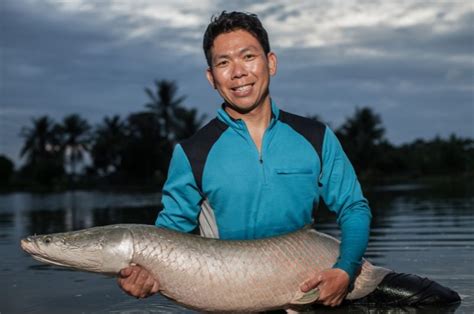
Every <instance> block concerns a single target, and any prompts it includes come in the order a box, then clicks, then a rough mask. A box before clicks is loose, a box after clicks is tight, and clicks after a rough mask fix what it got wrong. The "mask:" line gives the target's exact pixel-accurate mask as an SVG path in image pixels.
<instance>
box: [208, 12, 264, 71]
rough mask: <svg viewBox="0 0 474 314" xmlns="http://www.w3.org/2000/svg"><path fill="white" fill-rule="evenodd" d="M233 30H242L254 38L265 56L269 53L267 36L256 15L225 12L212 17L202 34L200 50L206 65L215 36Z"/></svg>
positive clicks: (209, 60) (210, 57)
mask: <svg viewBox="0 0 474 314" xmlns="http://www.w3.org/2000/svg"><path fill="white" fill-rule="evenodd" d="M235 30H244V31H246V32H249V33H250V34H251V35H252V36H254V37H255V38H256V39H257V40H258V42H259V43H260V45H261V46H262V48H263V51H265V55H266V54H268V53H269V52H270V43H269V41H268V34H267V31H266V30H265V28H263V25H262V22H260V20H259V19H258V17H257V15H256V14H252V13H244V12H229V13H228V12H226V11H222V13H221V14H220V15H219V16H217V17H216V16H213V17H212V18H211V23H209V25H208V26H207V29H206V32H205V33H204V39H203V42H202V48H203V49H204V55H205V56H206V60H207V65H208V66H211V61H212V56H211V48H212V46H213V44H214V40H215V39H216V37H217V36H219V35H220V34H223V33H229V32H232V31H235Z"/></svg>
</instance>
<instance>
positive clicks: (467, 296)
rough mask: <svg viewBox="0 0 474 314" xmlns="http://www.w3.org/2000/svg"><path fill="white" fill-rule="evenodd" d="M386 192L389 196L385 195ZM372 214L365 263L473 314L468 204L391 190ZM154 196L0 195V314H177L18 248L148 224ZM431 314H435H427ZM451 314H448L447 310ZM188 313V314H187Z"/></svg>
mask: <svg viewBox="0 0 474 314" xmlns="http://www.w3.org/2000/svg"><path fill="white" fill-rule="evenodd" d="M388 190H390V189H388ZM368 197H369V200H370V204H371V207H372V209H373V214H374V218H373V226H372V231H371V241H370V243H369V248H368V250H367V254H366V257H367V258H368V259H369V260H371V261H372V262H373V263H374V264H377V265H380V266H384V267H387V268H391V269H394V270H396V271H398V272H407V273H416V274H418V275H420V276H426V277H430V278H431V279H434V280H436V281H438V282H440V283H441V284H443V285H445V286H448V287H450V288H452V289H454V290H456V291H458V292H459V293H460V295H461V296H462V298H463V302H462V304H461V305H460V306H459V308H458V309H457V310H456V312H458V313H464V312H466V313H472V312H474V300H473V292H474V287H473V282H474V275H473V273H474V271H473V270H474V269H473V262H474V254H473V244H474V235H473V232H472V225H473V223H474V216H473V215H472V213H473V209H474V198H473V197H472V196H466V195H455V196H446V195H443V194H440V193H439V192H427V191H426V190H423V189H419V187H416V189H415V190H410V189H405V188H403V189H402V188H400V187H398V188H397V189H395V190H390V191H387V189H385V190H383V189H381V190H377V191H375V192H374V193H373V194H369V195H368ZM159 198H160V195H159V194H149V193H130V194H125V193H122V194H114V193H101V192H69V193H57V194H46V195H40V194H28V193H14V194H7V195H0V250H1V252H2V265H1V267H0V281H1V282H2V284H3V286H4V287H5V289H4V291H5V292H4V293H2V294H0V313H46V312H47V313H104V312H105V313H183V312H184V311H185V310H184V309H183V308H181V307H179V306H177V305H176V304H174V303H173V302H172V301H170V300H167V299H166V298H164V297H162V296H155V297H152V298H149V299H147V300H136V299H133V298H130V297H128V296H126V295H125V294H124V293H122V292H121V290H120V289H119V288H118V287H117V286H116V282H115V279H114V278H111V277H106V276H103V275H97V274H89V273H82V272H76V271H70V270H65V269H63V268H60V267H56V266H48V265H44V264H41V263H39V262H36V261H34V260H33V259H32V258H31V257H29V256H28V255H27V254H26V253H24V252H22V251H21V249H20V248H19V245H18V244H19V240H20V238H22V237H24V236H26V235H29V234H35V233H36V234H41V233H51V232H63V231H70V230H76V229H82V228H88V227H92V226H99V225H107V224H113V223H145V224H153V223H154V221H155V218H156V215H157V211H158V208H159ZM316 227H317V229H318V230H319V231H322V232H326V233H329V234H332V235H335V236H338V235H339V231H338V229H337V226H336V224H335V222H334V217H333V216H331V214H329V213H327V212H325V211H320V212H319V213H318V216H317V226H316ZM379 310H380V311H381V312H383V313H390V312H394V313H399V312H403V313H420V312H424V313H425V312H427V311H428V312H429V313H444V312H446V311H449V309H446V308H444V309H440V308H437V309H426V308H425V309H414V308H403V309H400V308H395V309H393V308H391V309H390V308H384V309H380V308H376V309H371V308H367V307H350V308H347V307H346V308H337V309H332V310H330V311H328V309H327V308H322V309H312V311H311V312H312V313H328V312H330V313H348V312H350V313H376V312H378V311H379ZM435 310H436V311H435ZM451 311H454V309H451ZM188 312H189V313H190V312H192V311H188Z"/></svg>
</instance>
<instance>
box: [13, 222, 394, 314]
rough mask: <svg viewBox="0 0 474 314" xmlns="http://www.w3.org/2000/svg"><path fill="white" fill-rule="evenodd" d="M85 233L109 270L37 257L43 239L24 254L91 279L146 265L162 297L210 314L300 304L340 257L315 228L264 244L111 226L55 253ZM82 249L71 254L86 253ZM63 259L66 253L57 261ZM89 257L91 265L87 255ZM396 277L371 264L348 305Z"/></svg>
mask: <svg viewBox="0 0 474 314" xmlns="http://www.w3.org/2000/svg"><path fill="white" fill-rule="evenodd" d="M88 230H89V231H88ZM81 232H82V233H83V232H89V235H88V236H89V237H91V236H93V237H94V238H91V239H89V240H90V242H94V241H95V242H96V243H95V246H98V249H99V250H100V252H101V254H104V255H107V256H104V257H103V260H102V262H101V263H102V264H103V265H95V266H93V267H91V266H84V265H81V261H76V264H75V265H70V263H69V264H68V263H65V262H64V261H61V256H58V257H57V259H56V260H54V259H52V257H51V256H48V257H47V258H44V255H47V252H46V251H47V248H46V249H45V248H41V249H42V250H43V253H41V252H39V253H38V251H39V250H40V246H41V245H38V244H35V245H36V246H37V250H36V252H35V250H34V248H32V247H33V245H30V243H33V242H35V240H36V239H34V238H31V237H30V238H28V239H26V240H23V241H22V247H23V248H24V249H25V250H26V251H28V252H30V253H31V254H32V255H33V257H35V258H37V259H40V260H42V261H44V262H49V263H53V264H58V265H62V266H66V267H68V266H69V267H74V268H78V269H83V270H88V271H96V272H107V273H113V272H116V273H118V271H119V270H120V269H121V268H123V267H125V266H127V265H129V264H131V263H135V264H138V265H140V266H142V267H144V268H146V269H147V270H148V271H150V272H151V273H152V274H153V275H154V276H155V278H157V279H158V280H159V283H160V289H161V293H163V294H164V295H166V296H168V297H170V298H172V299H174V300H176V301H177V302H179V303H181V304H183V305H185V306H188V307H192V308H195V309H200V310H204V311H262V310H268V309H275V308H285V307H288V305H289V304H292V303H299V302H301V301H298V299H300V298H301V297H302V296H303V294H302V293H301V291H300V288H299V287H300V285H301V283H302V282H303V281H305V280H306V279H308V278H309V276H310V275H312V274H314V273H315V272H318V271H321V270H324V269H327V268H331V267H332V266H333V265H334V263H335V262H336V259H337V257H338V255H339V242H338V241H337V240H336V239H334V238H332V237H330V236H328V235H325V234H322V233H319V232H316V231H315V230H312V229H309V228H305V229H302V230H300V231H297V232H294V233H290V234H287V235H284V236H278V237H272V238H267V239H261V240H244V241H227V240H216V239H208V238H203V237H199V236H194V235H189V234H184V233H179V232H175V231H171V230H167V229H162V228H157V227H155V226H149V225H111V226H105V227H96V228H91V229H85V230H83V231H76V232H72V233H63V234H56V235H54V234H53V235H49V237H50V238H49V244H48V245H51V243H54V242H55V241H57V242H58V243H59V242H61V243H62V244H61V245H65V244H64V243H65V242H67V241H65V240H63V239H60V238H61V237H63V236H62V235H69V238H70V237H71V236H70V234H73V233H76V234H77V235H76V238H80V233H81ZM42 237H45V236H42ZM86 239H87V237H86ZM83 240H84V239H81V241H82V243H83V242H84V241H83ZM36 242H38V241H36ZM85 242H87V241H85ZM81 246H82V245H74V247H73V248H71V249H72V250H76V251H78V252H80V247H81ZM66 247H67V245H66ZM78 247H79V248H78ZM66 250H67V249H66ZM61 251H63V252H64V251H65V249H64V248H62V249H61V250H58V253H57V255H61ZM104 252H105V253H104ZM41 254H43V257H41ZM50 255H53V254H50ZM96 255H97V253H96ZM82 256H83V259H84V258H85V257H86V256H87V254H82ZM68 258H70V257H68ZM77 258H78V259H80V258H81V254H79V255H78V257H77ZM58 259H59V261H58ZM70 259H72V258H70ZM86 259H87V258H86ZM91 259H92V258H89V260H91ZM82 262H84V263H85V264H87V263H88V262H87V260H86V261H82ZM99 264H100V263H99ZM388 272H389V270H386V269H383V268H379V267H375V266H373V265H371V264H370V263H368V262H367V261H364V262H363V266H362V268H361V272H360V274H359V275H358V276H357V278H356V281H355V283H354V289H353V290H352V291H351V292H350V293H349V294H348V295H347V298H348V299H357V298H361V297H364V296H365V295H367V294H369V293H370V292H372V291H373V290H374V289H375V287H376V286H377V285H378V284H379V283H380V281H381V280H382V279H383V277H384V276H385V275H386V274H387V273H388ZM303 300H304V299H303ZM303 303H304V301H303Z"/></svg>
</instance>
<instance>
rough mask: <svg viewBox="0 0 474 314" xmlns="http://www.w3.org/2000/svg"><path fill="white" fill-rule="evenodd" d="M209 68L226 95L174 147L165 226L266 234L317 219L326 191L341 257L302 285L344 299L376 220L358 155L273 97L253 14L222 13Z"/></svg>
mask: <svg viewBox="0 0 474 314" xmlns="http://www.w3.org/2000/svg"><path fill="white" fill-rule="evenodd" d="M203 48H204V53H205V56H206V59H207V63H208V69H207V71H206V76H207V79H208V81H209V83H210V84H211V86H212V87H213V88H214V89H216V90H217V91H218V93H219V94H220V95H221V97H222V98H223V100H224V103H223V104H222V107H221V108H220V109H219V110H218V114H217V117H216V118H215V119H213V120H212V121H210V122H209V123H208V124H207V125H206V126H204V127H203V128H202V129H201V130H200V131H199V132H198V133H197V134H195V135H194V136H193V137H191V138H190V139H188V140H186V141H184V142H182V143H180V144H178V145H177V146H176V148H175V150H174V152H173V157H172V160H171V164H170V169H169V173H168V179H167V181H166V183H165V186H164V188H163V198H162V202H163V206H164V208H163V210H162V211H161V212H160V214H159V216H158V218H157V221H156V225H157V226H160V227H164V228H170V229H174V230H177V231H181V232H193V231H194V230H196V229H197V228H199V230H200V233H201V235H203V236H206V237H215V238H221V239H257V238H265V237H270V236H276V235H281V234H285V233H288V232H292V231H295V230H298V229H300V228H303V227H304V226H305V225H309V224H311V223H312V216H313V208H314V207H315V205H317V204H318V202H319V200H320V198H321V199H323V200H324V202H325V203H326V204H327V206H328V208H329V209H330V210H331V211H333V212H334V213H335V214H336V215H337V222H338V224H339V226H340V228H341V231H342V233H341V234H342V236H341V246H340V254H339V258H338V260H337V262H336V263H335V264H334V266H333V267H332V268H330V269H326V270H323V271H322V272H319V273H316V274H314V275H313V276H312V277H310V278H307V280H306V282H304V283H302V285H301V290H302V291H303V292H307V291H309V290H311V289H313V288H316V287H317V288H318V289H319V299H318V301H317V302H319V303H321V304H324V305H328V306H336V305H339V304H340V303H341V302H342V300H343V299H344V297H345V296H346V294H347V292H348V289H349V286H350V283H351V282H352V281H353V280H354V278H355V277H356V275H357V272H358V270H359V268H360V265H361V259H362V256H363V254H364V252H365V249H366V247H367V243H368V237H369V225H370V220H371V214H370V209H369V207H368V203H367V200H366V199H365V198H364V196H363V195H362V190H361V187H360V184H359V182H358V180H357V177H356V175H355V172H354V169H353V168H352V166H351V163H350V162H349V160H348V159H347V157H346V155H345V154H344V152H343V150H342V148H341V145H340V144H339V141H338V140H337V138H336V136H335V135H334V133H333V132H332V131H331V130H330V129H329V128H328V127H327V126H326V125H324V124H322V123H319V122H316V121H313V120H310V119H307V118H303V117H300V116H297V115H293V114H290V113H287V112H284V111H282V110H280V109H279V107H278V105H277V104H276V103H275V102H274V101H272V99H271V97H270V90H269V86H270V79H271V77H272V76H274V75H275V74H276V73H277V57H276V55H275V54H274V53H273V52H271V50H270V44H269V41H268V35H267V32H266V31H265V29H264V28H263V26H262V24H261V23H260V21H259V19H258V18H257V17H256V16H255V15H253V14H246V13H241V12H231V13H227V12H223V13H222V14H221V15H220V16H218V17H217V18H215V19H213V20H212V22H211V23H210V24H209V26H208V28H207V30H206V32H205V35H204V41H203ZM119 285H120V286H121V287H122V289H124V290H125V291H126V292H127V293H129V294H131V295H133V296H136V297H146V296H148V295H151V294H153V293H156V292H157V291H158V290H159V282H157V281H155V279H153V278H152V277H151V276H150V275H149V274H148V272H147V271H146V270H144V269H142V268H140V267H139V266H132V267H129V268H126V269H124V270H122V273H121V278H119Z"/></svg>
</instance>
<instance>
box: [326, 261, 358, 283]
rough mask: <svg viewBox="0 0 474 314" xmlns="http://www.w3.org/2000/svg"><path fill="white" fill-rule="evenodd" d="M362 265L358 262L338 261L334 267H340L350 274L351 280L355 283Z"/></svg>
mask: <svg viewBox="0 0 474 314" xmlns="http://www.w3.org/2000/svg"><path fill="white" fill-rule="evenodd" d="M360 265H361V264H360V263H356V262H345V261H337V263H336V264H334V266H333V267H332V268H339V269H342V270H343V271H345V272H346V273H347V274H348V275H349V279H350V282H351V283H353V282H354V279H355V277H356V275H357V273H358V271H359V268H360Z"/></svg>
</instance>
